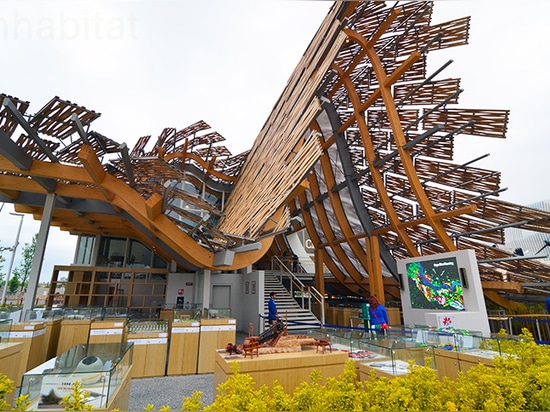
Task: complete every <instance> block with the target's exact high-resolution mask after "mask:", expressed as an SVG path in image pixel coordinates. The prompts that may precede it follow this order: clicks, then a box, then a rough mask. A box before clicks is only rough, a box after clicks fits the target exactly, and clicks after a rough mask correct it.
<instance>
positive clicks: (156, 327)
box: [128, 319, 168, 378]
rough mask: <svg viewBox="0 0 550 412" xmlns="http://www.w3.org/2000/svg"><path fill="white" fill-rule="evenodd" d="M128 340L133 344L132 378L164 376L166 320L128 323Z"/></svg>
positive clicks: (166, 340)
mask: <svg viewBox="0 0 550 412" xmlns="http://www.w3.org/2000/svg"><path fill="white" fill-rule="evenodd" d="M128 342H132V343H133V344H134V356H133V362H132V378H147V377H155V376H164V374H165V372H166V357H167V351H168V321H167V320H165V319H164V320H158V321H143V322H130V323H129V324H128Z"/></svg>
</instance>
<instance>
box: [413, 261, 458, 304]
mask: <svg viewBox="0 0 550 412" xmlns="http://www.w3.org/2000/svg"><path fill="white" fill-rule="evenodd" d="M406 268H407V279H408V282H409V293H410V298H411V306H412V307H413V308H415V309H436V310H465V307H464V295H463V293H462V283H461V282H460V275H459V272H458V265H457V261H456V258H455V257H449V258H446V259H437V260H425V261H422V262H413V263H407V265H406Z"/></svg>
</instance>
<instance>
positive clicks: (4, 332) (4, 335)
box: [0, 319, 13, 343]
mask: <svg viewBox="0 0 550 412" xmlns="http://www.w3.org/2000/svg"><path fill="white" fill-rule="evenodd" d="M12 322H13V321H12V320H11V319H0V343H2V342H7V341H8V338H9V337H10V331H11V324H12Z"/></svg>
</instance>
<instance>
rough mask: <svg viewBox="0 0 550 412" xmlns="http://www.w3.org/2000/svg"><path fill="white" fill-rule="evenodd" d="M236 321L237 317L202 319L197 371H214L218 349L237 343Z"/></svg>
mask: <svg viewBox="0 0 550 412" xmlns="http://www.w3.org/2000/svg"><path fill="white" fill-rule="evenodd" d="M236 323H237V321H236V320H235V319H226V318H222V319H201V326H200V338H199V360H198V364H197V373H213V372H214V366H215V363H216V360H215V356H214V355H215V353H216V350H217V349H222V348H223V349H225V347H226V345H227V344H228V343H233V344H234V343H235V339H236V336H237V325H236Z"/></svg>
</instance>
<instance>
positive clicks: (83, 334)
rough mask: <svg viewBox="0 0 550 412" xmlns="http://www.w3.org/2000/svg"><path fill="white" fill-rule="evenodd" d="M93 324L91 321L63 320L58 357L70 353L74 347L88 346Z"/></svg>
mask: <svg viewBox="0 0 550 412" xmlns="http://www.w3.org/2000/svg"><path fill="white" fill-rule="evenodd" d="M91 323H92V321H91V319H63V320H62V321H61V332H60V334H59V343H58V344H57V352H56V355H60V354H62V353H63V352H66V351H68V350H69V349H71V348H72V347H73V346H76V345H81V344H87V343H88V336H89V334H90V325H91Z"/></svg>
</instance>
